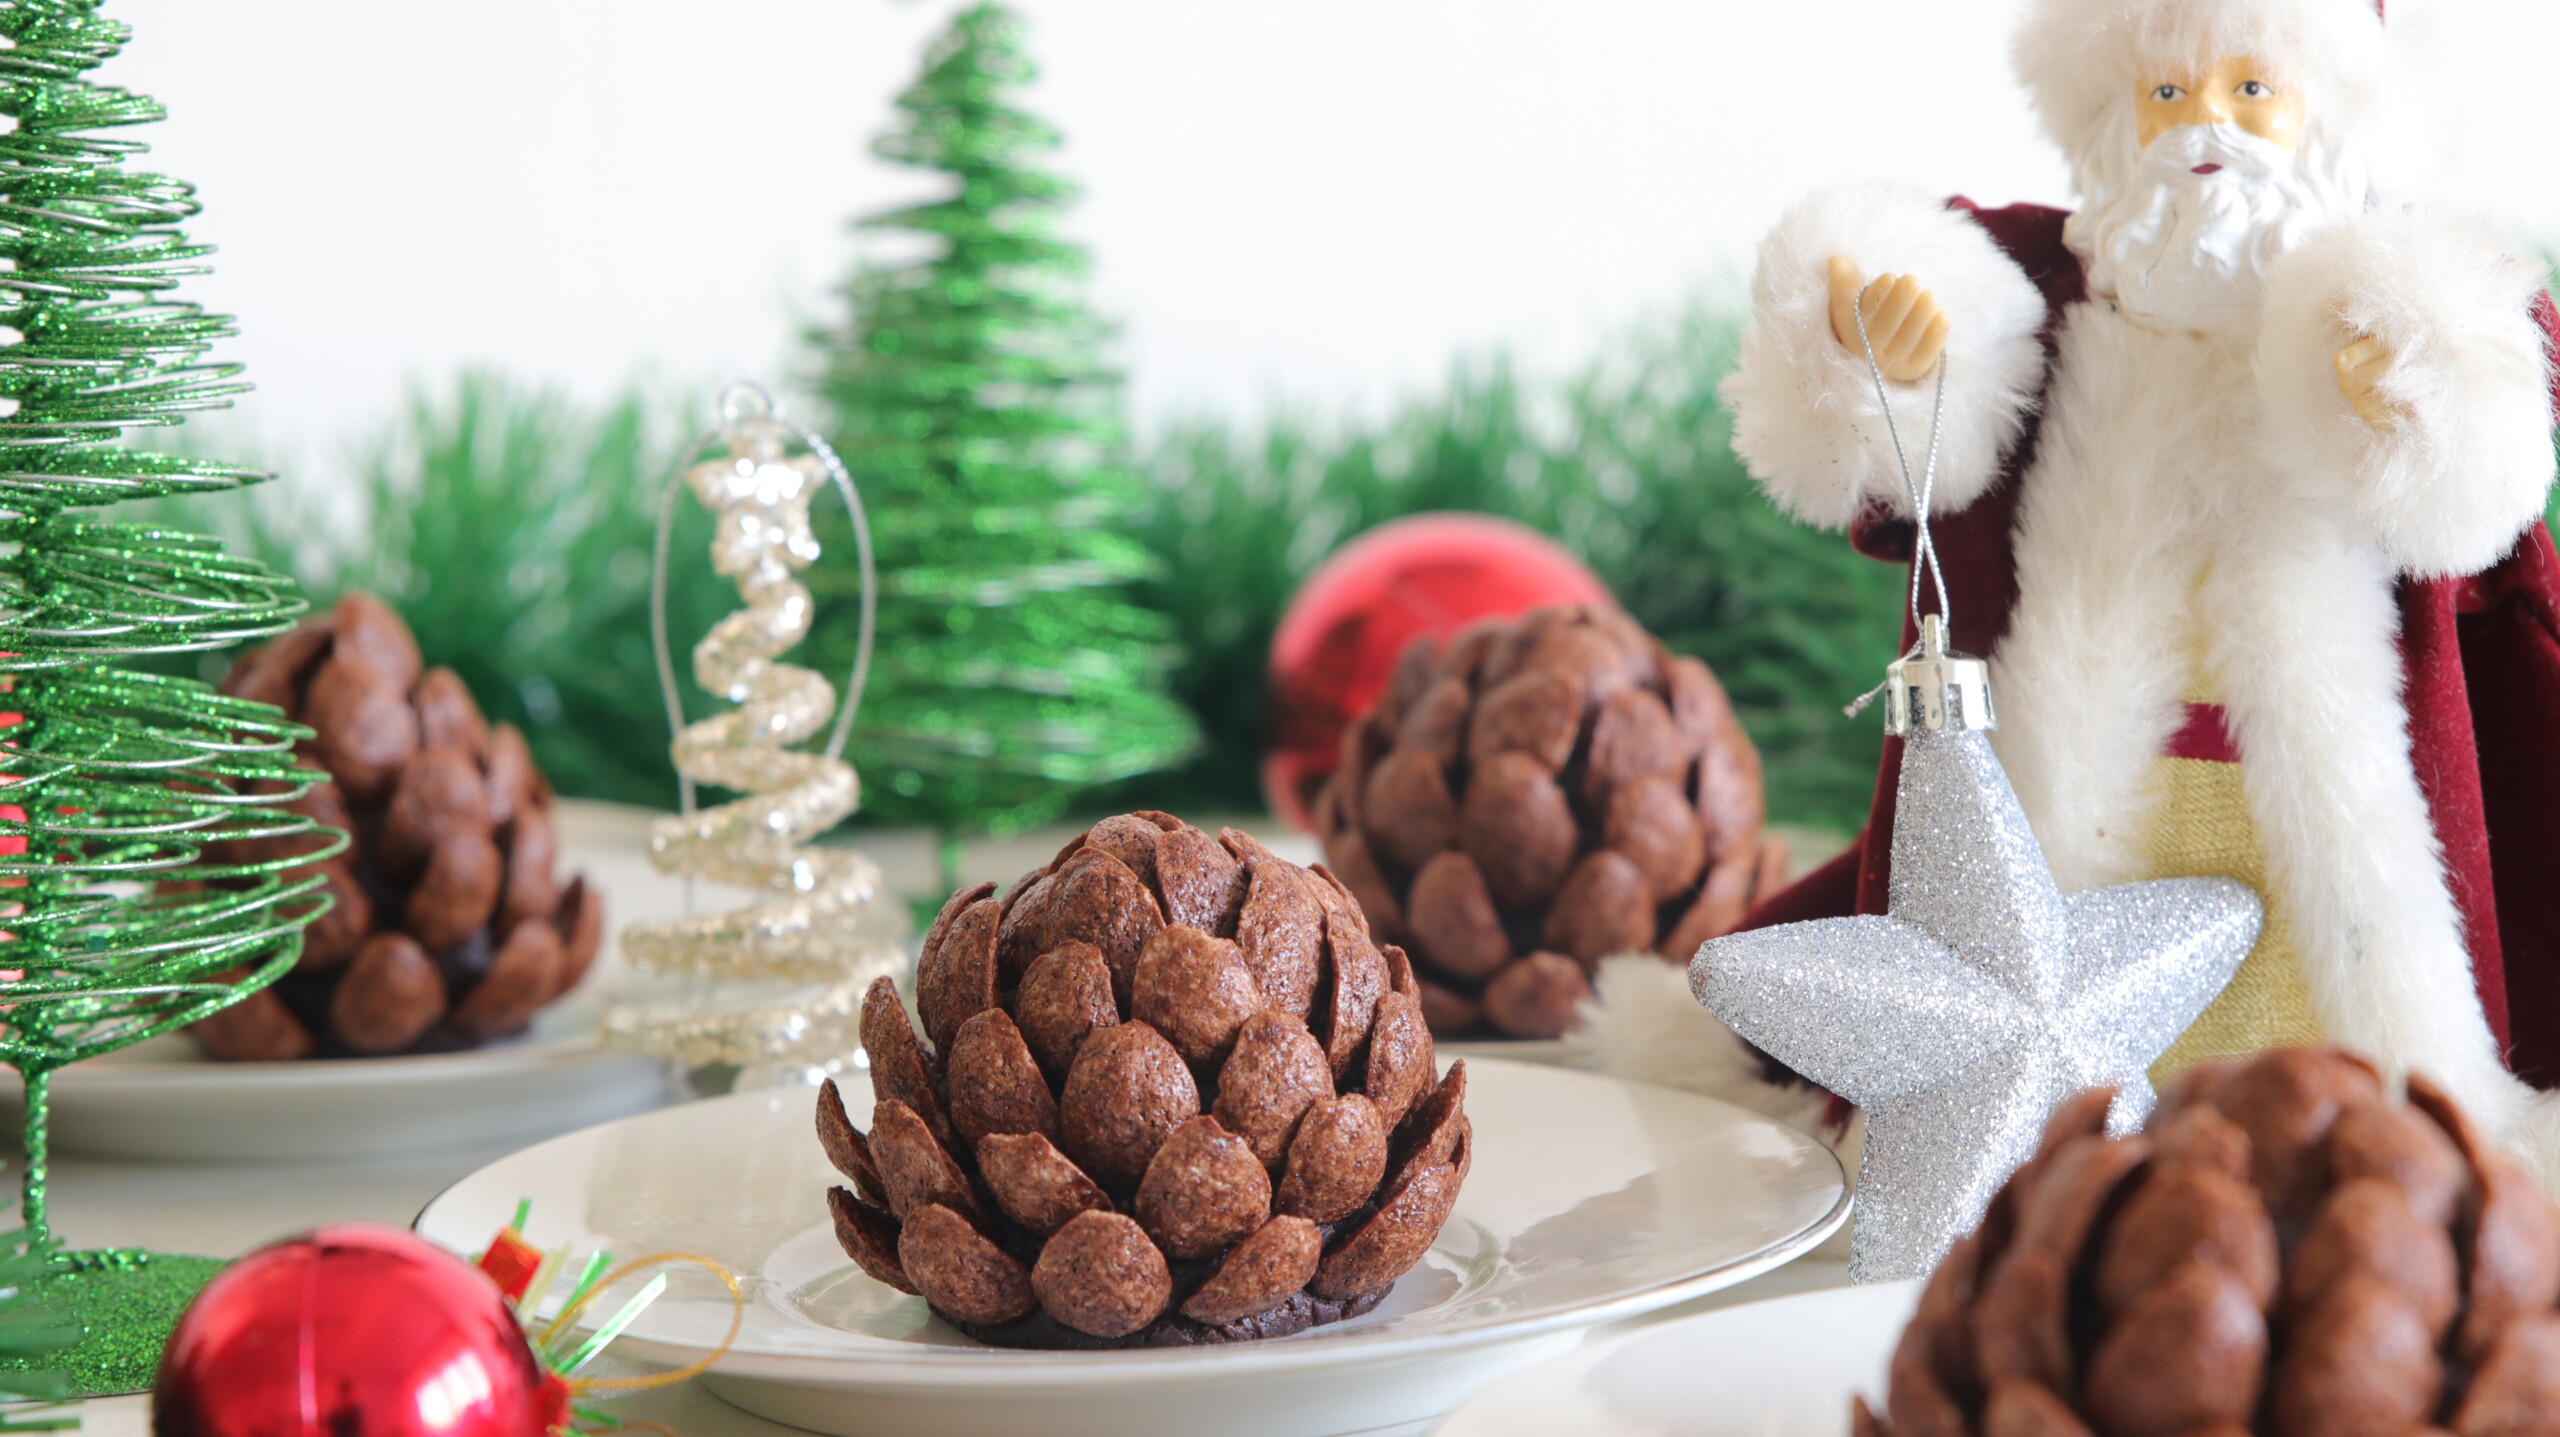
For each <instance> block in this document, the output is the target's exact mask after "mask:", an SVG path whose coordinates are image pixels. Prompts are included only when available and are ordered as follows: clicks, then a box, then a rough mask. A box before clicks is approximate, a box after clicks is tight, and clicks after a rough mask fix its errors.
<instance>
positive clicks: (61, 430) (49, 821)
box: [0, 0, 340, 1392]
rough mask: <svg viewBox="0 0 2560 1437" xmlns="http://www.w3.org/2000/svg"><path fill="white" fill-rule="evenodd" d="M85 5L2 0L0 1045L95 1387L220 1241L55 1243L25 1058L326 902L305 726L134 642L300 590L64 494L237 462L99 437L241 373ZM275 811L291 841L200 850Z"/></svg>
mask: <svg viewBox="0 0 2560 1437" xmlns="http://www.w3.org/2000/svg"><path fill="white" fill-rule="evenodd" d="M96 12H97V4H96V0H0V38H5V40H6V45H5V48H0V115H5V116H6V117H7V120H6V121H5V122H0V129H5V131H6V133H0V195H5V196H6V200H5V203H0V257H5V260H6V264H5V265H0V296H5V298H0V307H5V309H6V311H7V312H6V313H5V314H0V326H5V329H0V447H5V451H6V454H5V462H0V695H5V697H0V709H5V710H6V712H0V797H5V799H6V802H4V803H0V1062H5V1063H6V1064H8V1065H9V1066H10V1067H13V1068H15V1069H17V1071H18V1073H19V1074H20V1076H21V1077H22V1078H23V1079H24V1080H25V1088H26V1124H25V1140H26V1143H25V1150H26V1157H25V1165H24V1168H23V1170H22V1177H21V1181H22V1187H23V1193H24V1197H23V1209H24V1214H25V1221H26V1236H27V1238H28V1240H29V1241H30V1242H31V1243H32V1244H33V1247H34V1251H35V1252H36V1253H37V1254H39V1255H42V1256H43V1257H44V1258H45V1260H46V1272H45V1275H44V1276H43V1277H41V1278H39V1279H37V1280H36V1281H35V1282H34V1283H33V1284H32V1286H33V1288H34V1290H35V1291H36V1293H37V1295H38V1296H39V1297H41V1298H44V1299H46V1300H48V1302H49V1304H50V1305H51V1306H52V1307H53V1308H54V1309H55V1310H57V1311H59V1312H61V1313H62V1314H63V1315H64V1316H65V1317H66V1318H68V1319H69V1320H71V1321H73V1322H75V1323H77V1324H78V1325H79V1326H81V1327H82V1328H83V1329H85V1335H84V1337H83V1338H82V1340H81V1341H80V1343H79V1344H78V1345H77V1346H75V1347H73V1348H72V1349H71V1350H69V1351H68V1352H65V1353H61V1354H56V1355H53V1356H51V1357H48V1358H46V1359H44V1365H46V1366H51V1367H59V1368H61V1369H63V1370H64V1371H66V1372H68V1374H69V1375H70V1379H71V1381H72V1383H73V1384H74V1386H75V1387H76V1389H77V1390H80V1391H84V1392H110V1391H132V1390H138V1389H140V1388H142V1387H147V1386H149V1385H150V1380H151V1374H152V1370H153V1367H154V1365H155V1364H156V1362H157V1361H158V1357H159V1349H160V1346H161V1343H162V1342H163V1340H164V1339H165V1338H166V1337H167V1334H168V1330H169V1324H170V1322H171V1321H172V1320H173V1319H174V1318H175V1317H176V1315H177V1312H178V1310H179V1308H180V1307H181V1306H183V1305H184V1303H185V1302H186V1300H187V1299H188V1298H189V1297H191V1296H192V1295H193V1293H194V1291H195V1289H196V1288H197V1287H198V1286H200V1285H202V1283H203V1281H204V1280H205V1279H206V1278H207V1277H209V1276H210V1275H211V1274H212V1272H213V1270H214V1269H215V1268H216V1267H218V1266H219V1264H218V1263H215V1262H213V1261H211V1260H210V1259H204V1258H183V1257H175V1258H173V1257H165V1256H159V1255H155V1254H151V1253H145V1252H139V1251H132V1250H115V1251H103V1252H79V1253H67V1252H63V1251H61V1250H60V1249H59V1247H58V1246H57V1245H55V1244H54V1243H53V1242H52V1240H51V1230H50V1228H49V1226H48V1224H47V1220H46V1212H45V1186H46V1185H45V1116H46V1110H47V1080H48V1078H49V1077H50V1076H51V1074H52V1073H53V1072H54V1071H55V1070H57V1069H59V1068H61V1067H63V1066H64V1065H66V1064H70V1063H75V1062H78V1061H80V1060H81V1059H84V1058H88V1057H93V1056H95V1055H97V1054H99V1053H104V1052H108V1051H110V1050H113V1049H116V1048H120V1047H123V1046H125V1045H127V1044H130V1043H136V1042H140V1041H142V1040H143V1039H145V1038H150V1037H154V1036H157V1035H159V1034H162V1033H166V1032H170V1031H172V1030H174V1029H176V1028H179V1027H181V1026H183V1025H185V1024H187V1023H190V1022H193V1021H195V1020H196V1019H198V1018H201V1017H204V1016H205V1015H207V1014H209V1013H211V1012H213V1011H215V1010H216V1009H219V1008H221V1007H223V1006H225V1005H227V1004H229V1003H231V1002H234V1001H237V1000H238V999H239V998H241V997H244V996H246V995H247V994H249V993H251V992H254V991H255V990H256V989H257V988H259V987H260V986H262V985H264V984H266V983H269V982H272V981H274V979H275V978H276V977H277V975H279V974H281V973H282V972H284V971H285V970H286V969H287V968H290V967H292V966H293V963H294V961H295V959H296V958H297V957H298V956H299V955H300V953H301V949H302V938H301V930H302V927H303V925H304V924H306V923H307V922H309V921H310V919H311V918H312V917H314V916H316V913H317V912H318V910H319V908H320V906H321V905H322V903H323V902H324V901H325V900H324V899H322V898H320V897H319V896H318V894H317V891H316V890H317V889H318V888H319V885H320V880H319V879H318V878H316V877H309V876H306V875H308V873H309V872H310V870H307V869H305V870H301V871H300V872H295V873H289V872H283V871H279V870H283V869H287V868H289V867H290V866H291V865H295V864H301V863H306V862H308V861H310V860H311V859H312V858H315V857H320V856H325V854H326V853H327V852H329V851H333V847H334V844H335V843H336V842H338V841H340V840H338V838H337V836H336V835H334V834H332V833H330V832H328V831H327V830H315V829H314V826H313V825H312V824H311V823H310V821H309V820H307V819H304V818H301V817H298V816H296V815H294V814H292V813H290V812H287V811H285V807H284V806H285V805H287V804H289V803H291V802H293V801H294V800H296V799H298V798H299V797H301V796H302V794H303V792H304V791H305V790H306V789H307V788H308V786H309V785H310V783H311V782H312V781H313V780H314V779H316V778H317V777H318V775H317V774H316V773H314V772H312V771H310V770H305V769H300V768H297V767H296V766H295V762H294V757H293V751H292V750H293V742H294V740H295V739H296V738H297V737H299V736H301V730H299V729H296V728H295V727H293V726H292V725H290V724H287V723H285V722H284V720H283V716H282V715H280V714H278V713H277V712H276V711H275V710H274V709H272V708H268V707H266V706H265V705H262V704H253V703H248V702H244V701H241V700H237V699H230V698H225V697H222V696H221V695H218V694H216V693H214V692H213V691H212V690H211V689H209V688H207V687H206V686H205V685H203V684H201V683H198V682H196V681H194V680H192V679H179V678H169V677H164V676H161V675H160V674H158V673H155V672H151V671H149V670H147V669H146V668H144V667H142V666H141V665H140V664H139V663H138V662H137V661H139V660H142V659H144V658H145V657H146V656H152V655H171V654H188V653H194V652H199V651H202V650H208V649H217V648H221V647H225V646H227V645H230V644H234V643H237V642H240V641H241V640H244V639H251V638H258V637H262V636H265V635H267V634H271V633H275V632H277V631H279V630H281V629H282V628H284V627H285V626H286V625H287V624H288V623H290V622H291V621H292V620H293V618H294V617H295V616H296V615H298V614H299V613H301V611H302V608H303V604H302V601H301V600H300V599H299V598H298V597H296V596H295V594H294V592H293V590H292V587H291V586H290V585H289V584H287V583H285V582H284V581H282V580H279V579H275V578H273V577H270V576H269V575H268V574H266V573H265V572H264V571H262V570H260V569H258V568H257V567H256V566H254V565H251V564H247V563H244V562H241V561H238V560H234V559H231V558H229V557H226V556H225V555H224V553H223V552H222V550H221V547H220V546H219V545H217V544H214V543H212V542H211V541H209V540H205V539H202V538H199V537H197V536H194V535H190V534H185V533H176V532H169V531H166V530H159V529H148V528H140V527H135V526H131V525H125V524H114V523H108V522H105V521H102V520H100V519H98V518H96V517H94V516H92V515H90V514H88V513H84V512H83V511H84V510H89V509H94V508H96V507H97V506H100V505H104V504H109V503H113V502H116V501H119V500H127V499H147V498H153V497H157V496H160V495H167V494H181V493H204V492H209V491H216V490H223V489H230V488H236V487H238V486H240V485H242V484H245V483H248V482H251V481H253V480H255V479H257V478H259V477H261V476H259V475H257V474H255V473H253V472H251V471H248V470H243V469H236V468H232V467H229V466H225V465H219V464H212V463H207V462H204V461H201V460H196V459H188V458H181V457H177V456H173V455H168V454H158V453H149V452H144V451H140V450H135V449H131V448H127V447H125V446H124V444H123V440H124V438H125V431H126V430H128V429H132V428H139V427H148V426H156V425H171V424H176V423H179V422H180V421H181V420H182V419H183V418H184V417H185V416H186V415H187V414H188V413H189V412H191V411H195V410H202V409H208V408H215V407H219V406H221V405H223V404H225V403H228V402H229V397H230V396H231V395H232V394H234V393H237V392H238V391H239V390H240V389H242V388H243V387H245V386H243V385H241V384H240V383H239V382H238V380H237V378H236V375H237V370H236V369H235V368H233V367H231V366H227V365H218V364H212V363H208V362H206V361H205V359H204V355H205V351H206V349H207V347H208V346H209V345H210V344H211V343H212V342H213V341H214V340H216V339H218V338H221V337H224V336H226V335H227V334H229V333H230V324H229V321H227V320H224V319H221V318H219V317H216V316H212V315H207V314H205V313H203V312H201V311H200V310H198V309H197V308H196V307H195V306H193V305H191V304H186V303H182V302H180V301H178V300H176V299H175V298H173V297H172V295H171V291H172V288H173V287H174V286H175V285H176V283H177V281H178V280H179V279H180V278H182V277H184V276H186V275H190V274H195V273H200V272H201V268H202V267H201V265H200V264H199V263H198V261H199V260H200V259H201V257H202V256H203V255H204V254H205V253H206V250H205V249H204V247H203V246H200V245H195V244H191V243H189V242H188V240H187V239H186V237H185V236H184V235H183V234H181V233H180V232H179V230H178V229H177V227H176V226H177V224H178V223H179V222H180V221H182V220H184V219H186V218H187V217H189V216H190V215H192V214H194V213H195V209H196V206H195V200H194V197H193V192H192V191H191V190H189V189H188V187H187V186H185V185H183V184H180V183H178V182H177V181H174V180H170V179H165V178H162V177H160V176H158V175H152V174H145V173H141V172H139V171H135V170H129V169H127V168H125V165H126V162H127V161H128V160H131V159H133V158H134V157H135V156H137V155H138V154H139V153H140V151H141V149H142V146H140V145H139V144H137V143H136V142H134V141H131V140H125V139H118V138H112V137H110V135H109V134H108V133H106V132H111V131H113V130H115V129H117V128H119V127H122V126H127V125H134V124H140V123H143V122H145V121H149V120H154V119H157V118H159V114H160V112H159V109H158V107H157V106H155V105H154V104H152V102H150V101H149V100H146V99H143V98H141V97H140V96H136V95H129V94H126V93H124V92H123V91H120V90H116V89H113V88H110V87H107V86H103V85H97V84H93V83H91V82H90V81H89V80H88V79H86V78H85V77H86V75H87V73H88V72H89V71H90V70H92V69H94V68H95V67H96V66H97V65H98V64H99V63H101V62H102V61H104V60H106V59H107V58H108V57H110V56H112V55H113V54H115V53H116V51H117V49H118V48H119V47H120V46H121V45H122V44H123V43H124V40H125V35H126V32H125V28H124V27H123V26H121V25H119V24H116V23H114V22H112V21H108V20H104V19H101V18H99V16H98V15H97V13H96ZM162 667H166V665H165V664H164V665H162ZM288 835H306V837H305V839H304V841H303V843H302V844H300V845H298V846H299V847H301V848H303V849H304V850H305V852H304V853H303V854H302V855H301V856H298V857H294V858H289V859H283V860H278V861H275V862H269V863H254V864H237V863H227V862H224V861H222V859H221V855H222V854H223V853H224V852H225V851H226V849H227V848H236V846H237V845H236V844H233V843H231V842H230V841H234V840H246V839H259V838H274V837H283V836H288ZM216 845H224V847H216Z"/></svg>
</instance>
